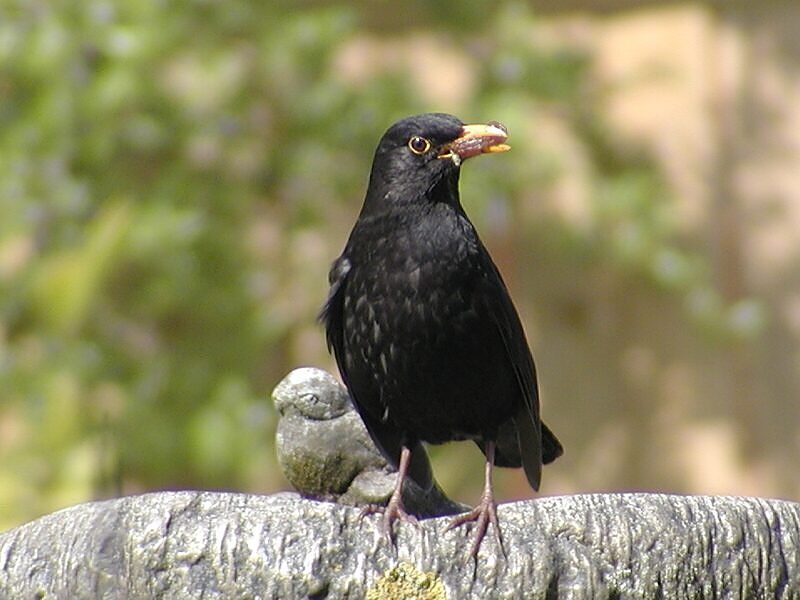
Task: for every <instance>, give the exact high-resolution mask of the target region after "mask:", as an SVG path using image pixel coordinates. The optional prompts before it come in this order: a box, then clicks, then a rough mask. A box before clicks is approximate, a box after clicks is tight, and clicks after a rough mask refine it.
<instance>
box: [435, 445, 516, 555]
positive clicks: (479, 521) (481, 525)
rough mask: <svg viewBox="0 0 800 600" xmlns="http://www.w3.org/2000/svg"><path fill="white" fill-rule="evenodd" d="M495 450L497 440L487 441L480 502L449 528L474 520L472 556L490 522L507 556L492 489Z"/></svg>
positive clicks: (475, 553)
mask: <svg viewBox="0 0 800 600" xmlns="http://www.w3.org/2000/svg"><path fill="white" fill-rule="evenodd" d="M494 451H495V442H494V441H487V442H486V466H485V468H484V469H485V470H484V483H483V494H482V495H481V501H480V503H479V504H478V505H477V506H476V507H475V508H473V509H472V510H471V511H469V512H468V513H464V514H463V515H458V516H457V517H455V518H454V519H453V521H452V522H451V523H450V525H449V526H448V527H447V529H448V530H449V529H453V528H454V527H458V526H459V525H463V524H464V523H468V522H470V521H474V522H475V524H476V529H475V533H474V536H473V538H472V547H471V548H470V556H472V557H473V558H477V556H478V550H479V549H480V547H481V542H482V541H483V538H484V537H485V536H486V531H487V530H488V529H489V523H491V524H492V525H494V531H495V536H496V537H497V544H498V545H499V546H500V551H501V552H502V553H503V555H504V556H505V553H506V551H505V548H504V547H503V536H502V533H501V532H500V523H499V521H498V520H497V504H496V503H495V501H494V492H493V491H492V467H493V466H494Z"/></svg>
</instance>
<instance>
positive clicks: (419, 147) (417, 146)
mask: <svg viewBox="0 0 800 600" xmlns="http://www.w3.org/2000/svg"><path fill="white" fill-rule="evenodd" d="M408 147H409V148H410V149H411V151H412V152H413V153H414V154H425V153H426V152H427V151H428V150H430V149H431V143H430V142H429V141H428V140H426V139H425V138H424V137H420V136H418V135H415V136H414V137H412V138H411V139H410V140H408Z"/></svg>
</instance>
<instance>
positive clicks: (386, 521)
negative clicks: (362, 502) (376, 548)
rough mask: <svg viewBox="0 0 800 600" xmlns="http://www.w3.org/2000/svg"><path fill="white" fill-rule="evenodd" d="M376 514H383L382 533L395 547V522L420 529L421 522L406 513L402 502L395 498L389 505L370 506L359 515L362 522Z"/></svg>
mask: <svg viewBox="0 0 800 600" xmlns="http://www.w3.org/2000/svg"><path fill="white" fill-rule="evenodd" d="M374 514H382V515H383V518H382V519H381V525H380V528H381V531H382V532H383V534H384V536H386V539H388V540H389V543H390V544H391V545H392V546H394V545H395V535H394V527H393V526H394V522H395V521H403V522H405V523H409V524H411V525H413V526H414V527H416V528H417V529H419V526H420V525H419V520H418V519H417V517H415V516H414V515H412V514H411V513H409V512H408V511H406V509H405V506H403V503H402V502H401V501H395V500H394V498H392V499H390V500H389V503H388V504H387V505H386V506H380V505H379V504H368V505H366V506H365V507H364V508H362V509H361V512H360V514H359V517H358V518H359V520H362V519H363V518H364V517H366V516H368V515H374Z"/></svg>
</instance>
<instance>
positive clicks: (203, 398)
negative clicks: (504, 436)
mask: <svg viewBox="0 0 800 600" xmlns="http://www.w3.org/2000/svg"><path fill="white" fill-rule="evenodd" d="M286 4H291V3H279V2H247V1H244V0H226V1H225V2H215V1H213V0H197V1H187V2H155V1H152V0H144V1H142V0H121V1H120V0H116V1H112V0H87V1H85V2H51V1H50V0H5V1H4V2H2V3H0V529H4V528H8V527H11V526H13V525H16V524H19V523H22V522H24V521H26V520H29V519H31V518H34V517H36V516H38V515H41V514H43V513H47V512H50V511H53V510H56V509H58V508H62V507H65V506H68V505H71V504H75V503H78V502H81V501H84V500H88V499H93V498H104V497H109V496H117V495H121V494H132V493H137V492H143V491H148V490H157V489H185V488H192V489H233V490H242V491H251V492H259V493H269V492H272V491H276V490H279V489H284V488H286V487H287V484H286V482H285V481H284V479H283V478H282V475H281V474H280V472H279V469H278V467H277V464H276V460H275V456H274V448H273V437H274V427H275V423H276V414H275V411H274V409H273V407H272V405H271V402H270V400H269V394H270V391H271V389H272V388H273V387H274V385H275V384H276V383H277V382H278V381H279V380H280V379H281V378H282V377H283V376H284V375H285V374H286V373H288V372H289V371H290V370H291V369H292V368H294V367H297V366H301V365H316V366H321V367H325V368H328V369H330V370H332V371H333V372H335V366H334V364H333V361H332V360H331V358H330V357H329V356H328V354H327V352H326V349H325V345H324V340H323V334H322V331H321V328H320V327H319V325H318V324H317V323H316V322H315V316H316V314H317V311H318V309H319V307H320V305H321V303H322V302H323V300H324V298H325V295H326V291H327V282H326V276H327V270H328V266H329V263H330V261H331V260H332V259H333V258H334V257H335V256H336V255H337V254H338V253H339V252H340V250H341V248H342V246H343V244H344V241H345V239H346V236H347V233H348V232H349V230H350V227H351V225H352V223H353V221H354V219H355V217H356V214H357V212H358V210H359V208H360V205H361V200H362V196H363V192H364V187H365V184H366V178H367V174H368V171H369V166H370V162H371V158H372V152H373V150H374V147H375V144H376V142H377V140H378V138H379V137H380V135H381V134H382V132H383V131H384V130H385V128H386V127H387V126H388V125H389V124H391V123H392V122H393V121H394V120H395V119H397V118H399V117H402V116H405V115H408V114H412V113H416V112H422V111H446V112H452V113H454V114H456V115H458V116H460V117H461V118H462V119H464V120H467V121H485V120H490V119H494V120H499V121H502V122H503V123H505V124H506V125H507V126H508V128H509V130H510V133H511V137H510V143H511V144H512V147H513V151H512V152H510V153H508V154H504V155H501V156H493V157H487V158H481V159H476V160H475V161H474V162H472V161H470V162H469V163H468V164H467V166H466V168H465V169H464V173H463V176H462V200H463V202H464V205H465V207H466V209H467V211H468V212H469V214H470V215H471V216H472V218H473V220H474V221H475V223H476V225H477V226H478V228H479V230H480V231H481V233H482V235H483V237H484V240H485V242H486V243H487V245H488V246H489V248H490V249H491V251H492V252H493V255H494V257H495V259H496V261H497V262H498V264H499V265H500V268H501V270H502V271H503V273H504V274H505V277H506V279H507V282H508V284H509V286H510V288H511V290H512V294H513V296H514V298H515V301H516V303H517V306H518V308H519V310H520V312H521V314H522V316H523V320H524V322H525V324H526V327H527V330H528V334H529V337H530V340H531V342H532V346H533V348H534V353H535V356H536V359H537V363H538V367H539V373H540V378H541V389H542V401H543V405H544V406H543V414H544V416H545V418H546V420H547V422H548V423H549V424H550V425H551V427H552V428H553V429H554V430H555V431H556V432H557V433H558V435H559V436H560V438H561V440H562V441H563V443H564V445H565V447H566V454H565V456H564V457H563V458H561V459H560V460H559V461H558V462H557V463H555V464H554V465H552V466H550V467H548V468H547V469H546V470H545V475H544V484H543V492H544V493H546V494H561V493H572V492H589V491H607V490H634V489H635V490H653V491H672V492H687V493H699V494H751V495H764V496H778V497H788V498H798V496H800V469H798V468H797V465H798V453H799V452H800V428H798V423H799V422H800V404H799V403H798V401H797V400H798V392H800V5H798V4H797V3H796V2H789V1H787V2H778V1H765V2H757V3H754V2H745V1H741V2H738V1H735V0H725V1H724V2H723V1H719V2H676V3H669V4H668V5H665V4H663V3H656V2H630V1H629V0H585V1H581V0H567V1H565V0H559V1H558V2H556V1H548V2H539V3H530V4H529V3H525V2H501V1H496V0H494V1H491V2H488V1H487V2H465V1H463V0H459V1H453V0H450V1H442V2H435V3H434V2H427V1H423V0H417V1H411V0H409V1H406V2H403V3H387V2H370V1H362V2H356V3H347V4H342V5H338V4H332V3H326V2H304V3H296V8H294V9H291V10H289V9H288V8H287V7H286V6H285V5H286ZM434 460H435V465H434V466H435V469H436V473H437V476H438V478H439V479H440V481H441V483H442V484H443V486H444V487H445V489H446V490H447V491H448V492H449V493H450V494H451V495H452V496H454V497H456V498H458V499H459V500H462V501H466V502H475V501H476V500H477V497H478V490H479V487H480V484H481V479H482V478H481V457H480V454H479V452H478V451H477V449H476V448H474V446H473V445H472V444H466V443H461V444H449V445H447V446H445V447H443V448H436V449H435V450H434ZM498 486H499V487H500V491H499V492H498V494H499V497H500V498H502V499H513V498H521V497H527V496H529V495H530V492H529V490H528V489H527V486H526V484H525V481H524V477H523V475H522V474H521V472H519V471H509V470H500V472H499V473H498Z"/></svg>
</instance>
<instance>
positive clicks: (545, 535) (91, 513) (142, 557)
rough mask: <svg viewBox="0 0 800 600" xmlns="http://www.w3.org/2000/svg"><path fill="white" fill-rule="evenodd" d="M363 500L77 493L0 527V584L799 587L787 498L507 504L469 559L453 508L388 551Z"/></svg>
mask: <svg viewBox="0 0 800 600" xmlns="http://www.w3.org/2000/svg"><path fill="white" fill-rule="evenodd" d="M359 514H360V511H359V509H357V508H353V507H347V506H342V505H339V504H336V503H327V502H318V501H312V500H307V499H303V498H301V497H299V496H298V495H295V494H278V495H274V496H252V495H244V494H230V493H210V492H163V493H154V494H146V495H142V496H133V497H127V498H120V499H116V500H108V501H104V502H94V503H88V504H82V505H79V506H75V507H73V508H69V509H66V510H63V511H60V512H57V513H54V514H52V515H48V516H46V517H43V518H41V519H38V520H36V521H33V522H31V523H28V524H27V525H23V526H22V527H19V528H17V529H14V530H11V531H8V532H6V533H3V534H0V597H2V598H36V597H41V598H175V599H182V598H187V599H188V598H201V597H202V598H206V599H213V598H305V597H314V598H323V597H325V598H363V597H365V595H367V593H369V594H370V597H372V598H378V597H380V595H379V592H380V590H381V589H391V588H387V587H386V586H387V585H389V583H391V582H392V581H393V580H397V582H398V585H401V584H402V585H406V586H413V585H418V586H419V588H420V590H421V591H420V593H419V595H418V597H419V598H424V597H431V598H433V597H441V595H440V591H439V592H437V590H441V589H444V591H445V594H446V597H447V598H489V597H491V598H518V597H527V598H655V597H664V598H797V597H800V564H799V563H800V504H796V503H791V502H785V501H779V500H763V499H756V498H731V497H692V496H668V495H656V494H603V495H582V496H581V495H579V496H564V497H553V498H543V499H539V500H529V501H525V502H517V503H513V504H504V505H501V506H500V509H499V516H500V521H501V523H502V525H503V533H504V536H505V543H506V549H507V552H508V555H507V557H505V558H503V557H502V556H501V555H499V554H498V552H497V547H496V545H495V542H494V539H493V536H489V537H487V539H486V540H485V541H484V544H483V546H482V547H481V551H480V554H479V560H478V562H477V563H475V562H473V561H471V560H469V559H468V547H469V543H468V542H469V528H467V527H465V528H459V529H456V530H452V531H445V528H446V527H447V524H448V523H449V520H450V519H449V518H448V517H442V518H435V519H426V520H423V521H422V522H421V523H420V527H419V528H415V527H413V526H409V525H407V524H405V523H399V524H398V525H397V534H398V535H397V547H396V549H394V548H392V547H391V546H389V545H388V543H387V542H386V540H385V538H384V537H383V536H382V534H381V533H380V531H379V527H378V520H379V518H380V517H378V516H368V517H365V518H363V519H361V518H360V516H359ZM414 582H417V583H414ZM404 589H407V588H404ZM423 592H430V594H428V595H427V596H426V595H424V594H423ZM376 594H377V595H376ZM436 594H439V595H436Z"/></svg>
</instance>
